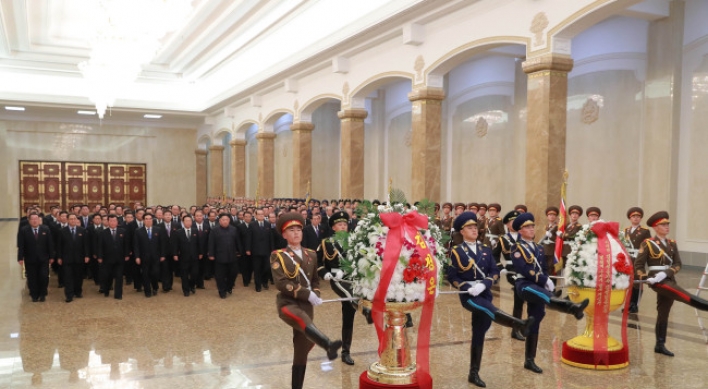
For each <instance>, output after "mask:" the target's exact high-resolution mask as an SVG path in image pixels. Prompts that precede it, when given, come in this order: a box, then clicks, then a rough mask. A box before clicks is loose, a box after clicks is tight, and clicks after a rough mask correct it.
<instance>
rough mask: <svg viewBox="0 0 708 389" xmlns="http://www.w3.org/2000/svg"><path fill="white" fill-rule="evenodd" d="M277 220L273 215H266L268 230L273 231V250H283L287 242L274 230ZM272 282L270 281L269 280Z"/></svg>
mask: <svg viewBox="0 0 708 389" xmlns="http://www.w3.org/2000/svg"><path fill="white" fill-rule="evenodd" d="M277 220H278V218H277V217H276V216H275V213H270V214H268V222H269V223H270V228H271V229H272V231H273V245H274V246H275V247H274V249H275V250H278V249H284V248H286V247H288V241H286V240H285V239H284V238H283V235H282V234H280V232H278V229H277V228H275V225H276V221H277ZM271 280H272V279H271Z"/></svg>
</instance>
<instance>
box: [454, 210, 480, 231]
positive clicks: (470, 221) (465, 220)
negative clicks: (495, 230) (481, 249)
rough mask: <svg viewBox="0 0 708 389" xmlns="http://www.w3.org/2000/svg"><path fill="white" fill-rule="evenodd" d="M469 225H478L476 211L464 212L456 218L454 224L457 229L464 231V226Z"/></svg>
mask: <svg viewBox="0 0 708 389" xmlns="http://www.w3.org/2000/svg"><path fill="white" fill-rule="evenodd" d="M469 225H475V226H476V225H477V215H476V214H475V213H474V212H469V211H467V212H462V213H461V214H460V215H459V216H458V217H456V218H455V223H454V225H453V226H452V227H453V228H454V229H455V231H462V229H463V228H465V227H466V226H469Z"/></svg>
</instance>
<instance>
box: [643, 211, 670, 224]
mask: <svg viewBox="0 0 708 389" xmlns="http://www.w3.org/2000/svg"><path fill="white" fill-rule="evenodd" d="M668 223H669V213H668V212H666V211H659V212H657V213H655V214H653V215H651V216H650V217H649V219H647V224H648V225H649V226H651V227H656V226H658V225H659V224H668Z"/></svg>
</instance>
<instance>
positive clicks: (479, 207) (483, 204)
mask: <svg viewBox="0 0 708 389" xmlns="http://www.w3.org/2000/svg"><path fill="white" fill-rule="evenodd" d="M482 208H484V209H489V208H488V207H487V204H485V203H479V204H477V209H482Z"/></svg>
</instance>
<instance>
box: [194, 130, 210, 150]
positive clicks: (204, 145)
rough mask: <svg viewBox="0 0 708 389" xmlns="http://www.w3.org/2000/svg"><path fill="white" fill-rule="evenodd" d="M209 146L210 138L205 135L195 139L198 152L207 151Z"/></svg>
mask: <svg viewBox="0 0 708 389" xmlns="http://www.w3.org/2000/svg"><path fill="white" fill-rule="evenodd" d="M209 146H211V138H210V137H209V135H207V134H203V135H202V136H200V137H199V139H197V148H198V149H200V150H209Z"/></svg>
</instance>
